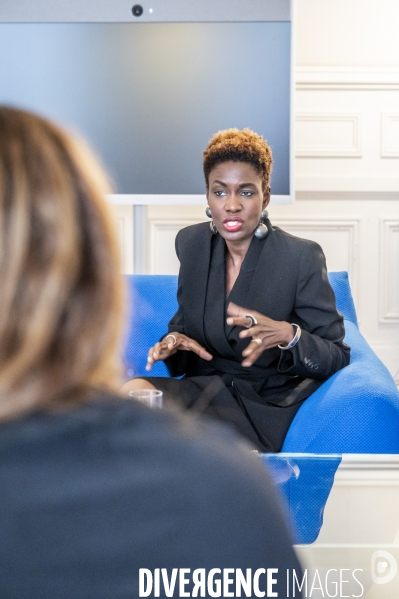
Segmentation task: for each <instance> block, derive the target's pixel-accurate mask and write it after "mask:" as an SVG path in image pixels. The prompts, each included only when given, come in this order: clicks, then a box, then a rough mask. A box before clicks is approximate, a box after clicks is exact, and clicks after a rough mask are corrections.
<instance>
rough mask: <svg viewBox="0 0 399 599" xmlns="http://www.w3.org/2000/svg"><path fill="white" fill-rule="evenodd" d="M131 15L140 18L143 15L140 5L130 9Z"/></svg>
mask: <svg viewBox="0 0 399 599" xmlns="http://www.w3.org/2000/svg"><path fill="white" fill-rule="evenodd" d="M132 13H133V14H134V16H135V17H141V15H142V14H143V7H142V6H141V4H135V5H134V6H133V8H132Z"/></svg>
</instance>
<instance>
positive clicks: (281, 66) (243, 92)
mask: <svg viewBox="0 0 399 599" xmlns="http://www.w3.org/2000/svg"><path fill="white" fill-rule="evenodd" d="M227 17H228V14H227V12H226V22H223V21H218V22H148V21H147V22H145V21H143V22H137V18H136V19H135V20H134V16H133V15H132V14H130V16H129V19H130V20H133V22H124V23H121V22H91V23H87V22H74V23H72V22H68V23H65V22H58V23H57V22H55V23H54V22H52V23H49V22H41V23H38V22H27V23H21V22H14V23H12V22H7V23H5V22H3V23H1V24H0V56H1V57H2V58H1V60H0V81H1V85H0V102H1V103H8V104H12V105H17V106H21V107H25V108H28V109H32V110H35V111H38V112H40V113H42V114H44V115H46V116H49V117H52V118H53V119H55V120H56V121H58V122H60V123H61V124H64V125H67V126H69V127H72V128H74V129H76V130H78V131H80V132H81V133H82V134H83V135H84V136H86V137H87V138H88V139H89V141H90V143H91V145H92V146H94V148H95V150H96V151H97V153H98V154H99V155H100V157H101V158H102V161H103V163H104V164H105V166H106V167H107V169H108V171H109V172H110V174H111V176H112V178H113V180H114V182H115V185H116V189H117V192H118V193H120V194H135V195H140V196H145V195H148V194H149V195H159V194H168V195H173V194H184V195H187V196H188V195H196V194H203V193H204V181H203V174H202V152H203V150H204V149H205V147H206V145H207V143H208V141H209V139H210V138H211V136H212V135H213V134H214V133H215V132H216V131H218V130H220V129H226V128H229V127H238V128H239V129H241V128H243V127H249V128H251V129H253V130H254V131H256V132H257V133H260V134H262V135H263V136H264V137H265V138H266V139H267V141H268V143H269V144H270V145H271V147H272V150H273V156H274V169H273V175H272V193H273V195H274V196H278V197H281V200H282V201H290V196H292V195H293V190H292V185H291V181H292V176H291V175H292V173H291V168H292V156H291V150H292V148H291V133H290V130H291V127H290V125H291V94H290V87H291V33H292V32H291V21H290V20H289V19H288V20H275V21H251V22H245V21H244V22H241V21H233V22H228V21H227ZM0 18H1V11H0ZM284 198H285V200H284Z"/></svg>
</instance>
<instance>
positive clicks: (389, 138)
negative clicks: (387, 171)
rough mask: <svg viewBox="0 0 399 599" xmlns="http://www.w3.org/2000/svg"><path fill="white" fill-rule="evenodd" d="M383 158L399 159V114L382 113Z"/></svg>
mask: <svg viewBox="0 0 399 599" xmlns="http://www.w3.org/2000/svg"><path fill="white" fill-rule="evenodd" d="M381 156H382V158H399V112H383V113H382V124H381Z"/></svg>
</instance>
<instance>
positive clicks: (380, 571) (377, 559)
mask: <svg viewBox="0 0 399 599" xmlns="http://www.w3.org/2000/svg"><path fill="white" fill-rule="evenodd" d="M397 570H398V564H397V563H396V559H395V558H394V556H393V555H392V554H391V553H389V552H388V551H383V550H382V549H379V550H378V551H374V553H373V555H372V556H371V578H372V579H373V582H375V584H386V583H387V582H391V580H393V578H395V576H396V572H397Z"/></svg>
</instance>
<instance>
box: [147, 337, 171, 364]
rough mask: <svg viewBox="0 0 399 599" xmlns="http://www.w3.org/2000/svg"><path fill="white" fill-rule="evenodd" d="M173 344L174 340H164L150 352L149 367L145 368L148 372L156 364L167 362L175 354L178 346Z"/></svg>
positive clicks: (148, 357)
mask: <svg viewBox="0 0 399 599" xmlns="http://www.w3.org/2000/svg"><path fill="white" fill-rule="evenodd" d="M173 342H174V340H173V339H163V340H162V341H158V343H156V344H155V345H154V346H153V347H151V348H150V349H149V350H148V356H147V365H146V367H145V369H146V370H147V371H148V370H151V368H152V365H153V364H154V362H157V361H158V360H166V358H169V356H170V355H172V354H174V353H175V351H176V346H177V344H174V343H173Z"/></svg>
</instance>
